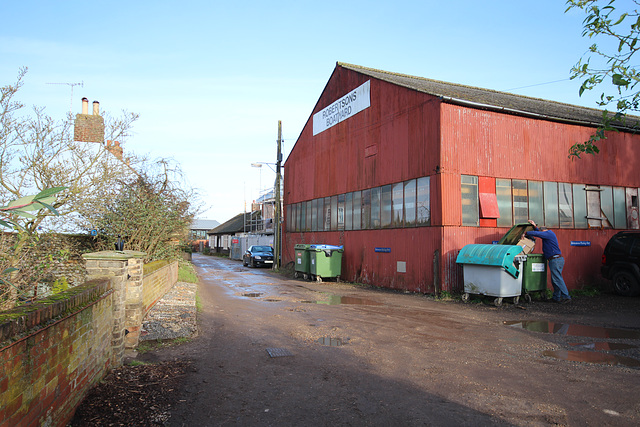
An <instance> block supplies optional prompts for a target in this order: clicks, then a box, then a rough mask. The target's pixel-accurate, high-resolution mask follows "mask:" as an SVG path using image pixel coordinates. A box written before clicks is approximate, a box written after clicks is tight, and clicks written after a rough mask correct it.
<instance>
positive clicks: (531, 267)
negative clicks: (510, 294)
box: [498, 223, 547, 303]
mask: <svg viewBox="0 0 640 427" xmlns="http://www.w3.org/2000/svg"><path fill="white" fill-rule="evenodd" d="M531 230H533V225H531V224H529V223H522V224H516V225H514V226H513V227H511V229H510V230H509V231H508V232H507V234H505V235H504V236H502V238H501V239H500V241H499V242H498V244H499V245H517V244H520V240H521V239H522V238H523V237H524V235H525V233H526V232H527V231H531ZM531 249H533V248H531ZM531 249H530V250H531ZM526 256H527V258H526V260H525V261H524V263H523V265H522V269H521V270H522V297H523V299H524V300H525V302H527V303H529V302H531V294H532V293H535V292H540V296H541V298H542V299H546V298H547V293H546V292H547V261H546V260H545V259H544V256H543V255H542V254H532V253H527V255H526Z"/></svg>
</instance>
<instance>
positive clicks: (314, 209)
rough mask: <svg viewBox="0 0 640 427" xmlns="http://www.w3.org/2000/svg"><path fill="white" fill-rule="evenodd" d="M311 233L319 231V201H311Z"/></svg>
mask: <svg viewBox="0 0 640 427" xmlns="http://www.w3.org/2000/svg"><path fill="white" fill-rule="evenodd" d="M311 231H318V199H313V200H312V201H311Z"/></svg>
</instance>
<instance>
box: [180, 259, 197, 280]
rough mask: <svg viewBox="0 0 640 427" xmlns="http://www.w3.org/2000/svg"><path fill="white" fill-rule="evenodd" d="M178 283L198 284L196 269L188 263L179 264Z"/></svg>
mask: <svg viewBox="0 0 640 427" xmlns="http://www.w3.org/2000/svg"><path fill="white" fill-rule="evenodd" d="M178 281H179V282H188V283H198V275H197V274H196V269H195V268H194V267H193V264H191V263H190V262H181V263H180V266H179V267H178Z"/></svg>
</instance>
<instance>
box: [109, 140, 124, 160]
mask: <svg viewBox="0 0 640 427" xmlns="http://www.w3.org/2000/svg"><path fill="white" fill-rule="evenodd" d="M107 150H109V152H110V153H111V154H113V155H114V156H116V158H118V159H120V160H122V154H123V152H124V150H123V149H122V147H121V146H120V143H119V142H118V141H113V145H111V140H109V139H108V140H107Z"/></svg>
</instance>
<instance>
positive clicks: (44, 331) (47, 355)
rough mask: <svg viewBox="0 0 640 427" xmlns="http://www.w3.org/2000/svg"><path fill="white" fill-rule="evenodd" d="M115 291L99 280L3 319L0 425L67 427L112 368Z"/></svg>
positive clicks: (8, 313)
mask: <svg viewBox="0 0 640 427" xmlns="http://www.w3.org/2000/svg"><path fill="white" fill-rule="evenodd" d="M111 296H112V291H111V284H110V282H109V281H108V280H106V279H102V280H94V281H91V282H87V283H86V284H85V285H82V286H78V287H76V288H73V289H71V290H69V291H66V292H63V293H60V294H58V295H56V296H54V297H51V298H48V299H44V300H42V301H39V302H37V303H34V304H31V305H28V306H22V307H17V308H15V309H13V310H10V311H5V312H3V313H2V314H1V315H0V319H3V320H2V321H0V342H1V343H2V344H0V365H1V366H2V367H3V369H2V370H1V371H0V426H2V427H5V426H6V427H9V426H11V427H14V426H31V425H54V426H64V425H66V423H67V422H68V421H69V419H70V418H71V416H72V415H73V413H74V411H75V408H76V406H77V405H78V404H79V403H80V401H81V400H82V399H83V398H84V396H85V394H86V393H87V392H88V391H89V390H90V388H91V387H92V386H93V385H94V384H95V383H96V382H97V381H99V380H100V379H101V378H102V377H103V376H104V375H105V374H106V372H107V370H108V369H109V368H110V350H111V335H112V321H111V317H112V307H111V304H112V301H111Z"/></svg>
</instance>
